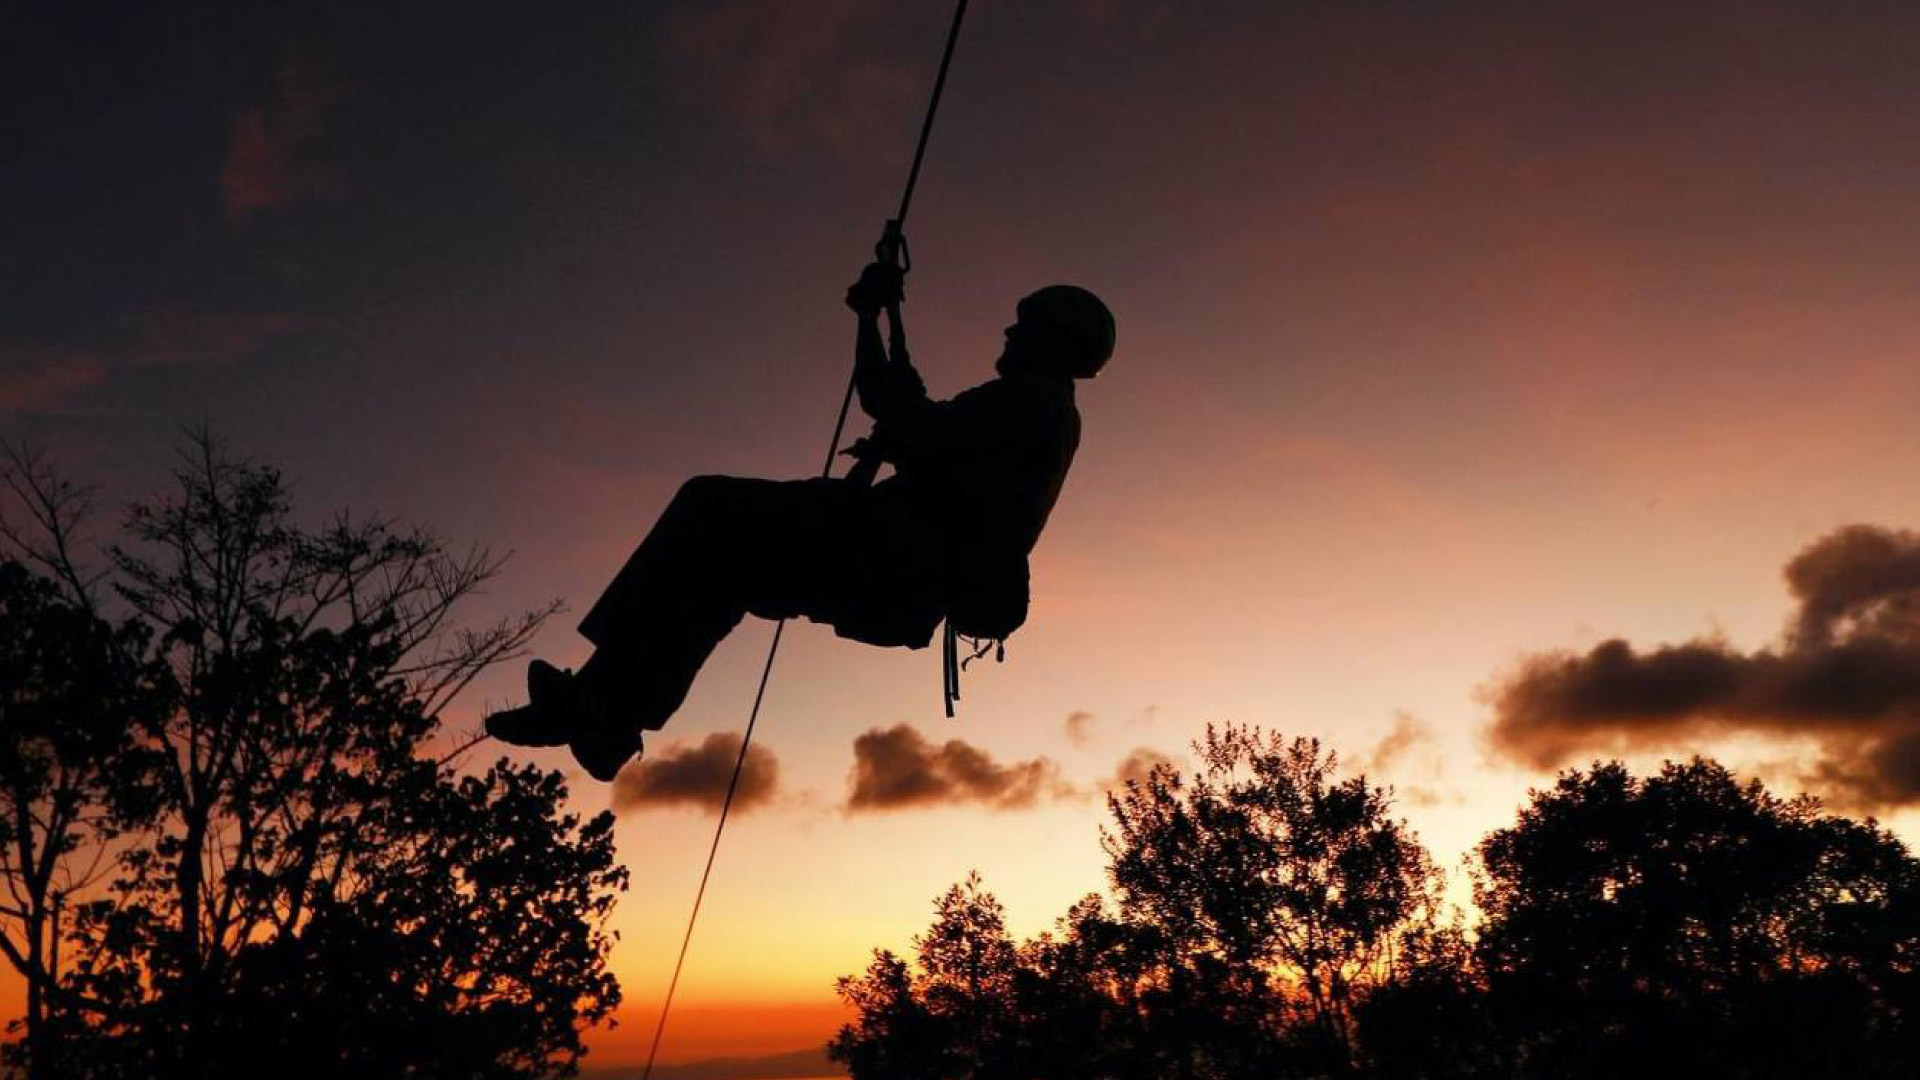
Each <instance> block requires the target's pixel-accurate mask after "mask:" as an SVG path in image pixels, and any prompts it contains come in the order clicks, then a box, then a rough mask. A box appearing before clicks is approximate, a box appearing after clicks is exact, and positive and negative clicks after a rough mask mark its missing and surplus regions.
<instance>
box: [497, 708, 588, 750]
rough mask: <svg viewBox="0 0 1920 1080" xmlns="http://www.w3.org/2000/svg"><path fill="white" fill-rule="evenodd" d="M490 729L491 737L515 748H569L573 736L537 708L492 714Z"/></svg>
mask: <svg viewBox="0 0 1920 1080" xmlns="http://www.w3.org/2000/svg"><path fill="white" fill-rule="evenodd" d="M486 728H487V734H489V735H491V736H493V737H494V738H496V739H499V740H500V741H501V742H503V743H508V744H510V745H513V746H565V745H567V737H568V736H569V735H570V734H571V732H570V731H569V730H568V729H567V728H566V727H565V726H564V725H561V724H556V723H554V721H553V718H552V717H550V716H548V715H546V714H545V713H542V712H541V711H540V710H539V709H538V708H537V707H535V706H533V705H522V706H520V707H519V708H517V709H503V710H501V711H500V712H497V713H491V714H489V715H488V716H487V719H486Z"/></svg>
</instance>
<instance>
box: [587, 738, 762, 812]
mask: <svg viewBox="0 0 1920 1080" xmlns="http://www.w3.org/2000/svg"><path fill="white" fill-rule="evenodd" d="M739 756H740V733H739V732H735V731H716V732H714V733H713V734H711V735H709V736H707V737H706V738H705V739H704V740H702V741H701V743H700V745H698V746H681V747H668V748H667V750H666V752H665V753H663V754H660V755H658V756H656V757H649V758H642V759H640V760H636V761H633V762H629V763H628V764H627V767H626V768H624V769H621V770H620V775H618V776H616V777H614V778H613V808H614V809H615V810H616V811H623V810H631V809H636V808H639V807H646V806H699V807H705V808H706V809H709V810H714V811H718V810H719V809H720V804H721V803H722V802H724V801H725V800H726V797H727V782H728V781H729V780H730V779H732V777H733V763H734V761H735V760H737V759H738V758H739ZM779 786H780V763H779V762H778V761H776V760H775V759H774V756H773V753H772V752H771V751H769V750H768V749H767V748H766V747H764V746H754V747H752V748H750V749H748V751H747V761H746V764H745V765H743V766H742V767H741V769H740V790H739V791H737V792H735V793H734V796H733V808H734V810H735V811H742V810H751V809H753V808H754V807H756V806H762V805H765V804H766V803H768V802H771V801H773V795H774V791H775V789H777V788H778V787H779Z"/></svg>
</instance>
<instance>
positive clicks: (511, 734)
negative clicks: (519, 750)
mask: <svg viewBox="0 0 1920 1080" xmlns="http://www.w3.org/2000/svg"><path fill="white" fill-rule="evenodd" d="M572 689H573V672H571V671H562V670H561V669H559V668H557V667H554V666H553V665H552V664H549V663H547V662H546V661H545V660H535V661H533V662H532V663H530V664H528V665H527V704H525V705H522V706H520V707H519V708H517V709H505V710H502V711H500V712H497V713H494V714H492V715H491V716H488V717H487V719H486V728H487V734H489V735H491V736H493V737H494V738H496V739H499V740H500V741H501V742H503V743H509V744H511V745H513V746H565V745H567V740H568V739H570V738H572V737H573V714H574V711H575V710H574V708H573V702H572V697H573V694H572Z"/></svg>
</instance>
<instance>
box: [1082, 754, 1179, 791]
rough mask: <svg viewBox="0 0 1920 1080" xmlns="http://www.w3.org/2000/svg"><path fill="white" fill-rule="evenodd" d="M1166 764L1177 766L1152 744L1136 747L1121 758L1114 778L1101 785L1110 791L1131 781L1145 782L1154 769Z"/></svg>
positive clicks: (1172, 766) (1136, 782) (1170, 766)
mask: <svg viewBox="0 0 1920 1080" xmlns="http://www.w3.org/2000/svg"><path fill="white" fill-rule="evenodd" d="M1162 765H1165V766H1167V767H1169V768H1175V767H1177V765H1178V763H1177V762H1175V761H1174V759H1172V758H1170V757H1168V756H1167V755H1165V754H1163V753H1161V752H1160V751H1158V750H1155V749H1153V748H1152V747H1150V746H1140V747H1135V748H1134V750H1133V752H1132V753H1130V754H1128V755H1127V756H1126V757H1125V758H1123V759H1121V761H1120V767H1119V768H1117V769H1115V770H1114V772H1113V778H1112V779H1110V780H1108V781H1107V782H1106V783H1105V784H1102V785H1101V786H1102V787H1104V788H1106V789H1107V790H1108V791H1113V790H1116V789H1119V788H1124V787H1126V786H1127V784H1129V783H1135V784H1144V783H1146V780H1147V777H1148V776H1150V775H1151V774H1152V773H1153V770H1154V769H1156V768H1158V767H1160V766H1162Z"/></svg>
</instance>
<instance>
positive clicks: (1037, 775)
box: [847, 724, 1080, 810]
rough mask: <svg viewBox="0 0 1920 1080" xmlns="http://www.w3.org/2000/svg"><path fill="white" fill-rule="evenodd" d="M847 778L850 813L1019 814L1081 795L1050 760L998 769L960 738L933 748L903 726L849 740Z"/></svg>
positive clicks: (1042, 758) (915, 732)
mask: <svg viewBox="0 0 1920 1080" xmlns="http://www.w3.org/2000/svg"><path fill="white" fill-rule="evenodd" d="M851 780H852V785H853V791H852V793H851V794H850V795H849V796H848V797H847V809H849V810H898V809H903V808H906V807H911V806H938V805H942V804H953V803H981V804H983V805H986V806H990V807H992V808H994V809H995V810H1024V809H1027V808H1028V807H1031V806H1034V805H1035V804H1037V803H1038V802H1040V800H1042V799H1064V798H1075V797H1078V796H1079V794H1080V793H1079V792H1078V791H1077V790H1076V789H1075V788H1074V787H1073V785H1071V784H1068V783H1066V782H1065V781H1063V780H1061V779H1060V769H1059V766H1058V765H1056V764H1054V762H1053V761H1052V760H1051V759H1049V758H1045V757H1037V758H1034V759H1032V760H1030V761H1016V762H1013V763H1011V764H1006V765H1002V764H1000V763H999V762H996V761H994V760H993V758H992V757H990V756H989V755H988V754H987V753H986V752H985V751H982V750H980V749H978V748H976V747H974V746H971V745H969V744H967V743H966V742H963V741H962V740H960V739H948V740H947V741H946V742H945V743H943V744H941V745H939V746H935V745H934V744H932V743H930V742H928V741H927V739H926V737H925V736H923V735H921V734H920V732H919V731H917V730H915V729H914V728H913V727H911V726H909V725H907V724H897V725H895V726H893V727H890V728H885V729H882V728H871V729H869V730H868V731H867V732H866V733H864V734H862V735H861V736H859V737H858V738H856V739H854V740H853V771H852V774H851Z"/></svg>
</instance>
